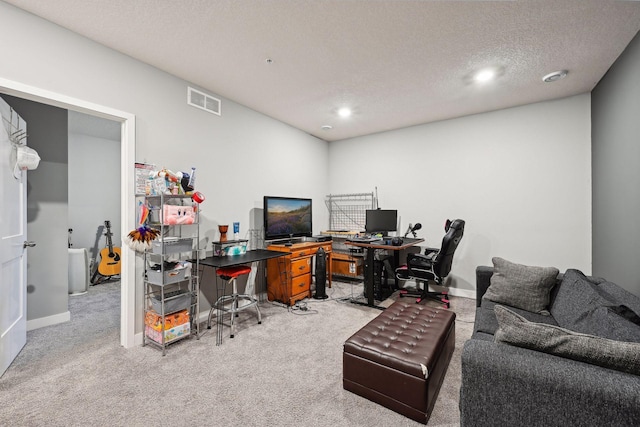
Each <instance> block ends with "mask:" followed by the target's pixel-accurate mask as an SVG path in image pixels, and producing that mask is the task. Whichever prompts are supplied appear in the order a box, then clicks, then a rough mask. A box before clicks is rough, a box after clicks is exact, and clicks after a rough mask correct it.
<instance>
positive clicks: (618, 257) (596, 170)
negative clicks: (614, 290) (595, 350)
mask: <svg viewBox="0 0 640 427" xmlns="http://www.w3.org/2000/svg"><path fill="white" fill-rule="evenodd" d="M592 100H593V107H592V120H593V145H592V147H593V246H592V247H593V274H594V275H596V276H600V277H605V278H606V279H608V280H610V281H612V282H614V283H617V284H618V285H620V286H622V287H623V288H625V289H627V290H628V291H630V292H633V293H634V294H636V295H638V296H640V263H638V253H639V252H640V227H638V216H639V215H640V194H639V193H638V187H639V186H640V168H638V159H640V143H639V142H640V120H638V118H639V117H640V115H639V114H638V112H639V111H640V33H638V35H636V37H635V38H634V39H633V40H632V41H631V43H629V45H628V46H627V48H626V49H625V51H624V52H623V53H622V55H620V57H619V58H618V59H617V60H616V62H615V63H614V64H613V66H612V67H611V68H610V69H609V71H607V74H606V75H605V76H604V77H603V78H602V80H600V82H599V83H598V85H597V86H596V87H595V89H594V90H593V92H592Z"/></svg>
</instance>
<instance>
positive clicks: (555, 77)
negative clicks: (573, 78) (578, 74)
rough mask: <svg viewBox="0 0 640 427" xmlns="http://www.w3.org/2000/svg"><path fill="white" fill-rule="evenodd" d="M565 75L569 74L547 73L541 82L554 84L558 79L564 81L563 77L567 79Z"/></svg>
mask: <svg viewBox="0 0 640 427" xmlns="http://www.w3.org/2000/svg"><path fill="white" fill-rule="evenodd" d="M567 74H569V72H568V71H567V70H560V71H554V72H553V73H549V74H547V75H546V76H544V77H543V78H542V81H543V82H545V83H551V82H555V81H558V80H560V79H564V78H565V77H567Z"/></svg>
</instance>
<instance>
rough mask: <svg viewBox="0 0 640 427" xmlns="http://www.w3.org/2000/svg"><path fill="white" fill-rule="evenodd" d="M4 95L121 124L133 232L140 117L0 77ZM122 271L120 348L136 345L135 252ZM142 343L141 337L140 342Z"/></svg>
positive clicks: (125, 204)
mask: <svg viewBox="0 0 640 427" xmlns="http://www.w3.org/2000/svg"><path fill="white" fill-rule="evenodd" d="M0 92H2V93H5V94H7V95H11V96H16V97H20V98H24V99H28V100H30V101H36V102H40V103H42V104H47V105H52V106H55V107H60V108H65V109H68V110H73V111H78V112H80V113H85V114H89V115H92V116H97V117H101V118H104V119H108V120H114V121H117V122H120V123H121V135H120V138H121V142H120V186H121V187H120V224H121V230H133V229H134V228H136V224H135V173H134V167H133V165H134V163H135V153H136V116H135V115H134V114H131V113H128V112H126V111H121V110H116V109H114V108H111V107H107V106H104V105H99V104H94V103H92V102H89V101H85V100H82V99H78V98H73V97H70V96H67V95H63V94H60V93H55V92H51V91H48V90H44V89H41V88H37V87H34V86H29V85H25V84H22V83H19V82H15V81H13V80H7V79H3V78H1V77H0ZM121 255H122V269H121V272H120V345H122V346H123V347H125V348H130V347H133V346H134V345H136V344H137V343H136V334H135V314H136V292H135V290H136V287H135V256H134V255H133V253H132V251H131V249H129V248H128V247H127V248H123V251H122V254H121ZM139 341H141V337H140V340H139Z"/></svg>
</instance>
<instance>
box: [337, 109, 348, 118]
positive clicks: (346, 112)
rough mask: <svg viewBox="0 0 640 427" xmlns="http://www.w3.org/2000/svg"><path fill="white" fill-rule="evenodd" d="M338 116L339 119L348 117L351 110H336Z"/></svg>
mask: <svg viewBox="0 0 640 427" xmlns="http://www.w3.org/2000/svg"><path fill="white" fill-rule="evenodd" d="M338 115H339V116H340V117H349V116H350V115H351V109H349V108H347V107H342V108H340V109H339V110H338Z"/></svg>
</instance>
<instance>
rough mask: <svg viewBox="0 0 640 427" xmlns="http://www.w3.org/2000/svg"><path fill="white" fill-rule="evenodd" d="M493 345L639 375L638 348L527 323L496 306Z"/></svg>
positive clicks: (550, 326)
mask: <svg viewBox="0 0 640 427" xmlns="http://www.w3.org/2000/svg"><path fill="white" fill-rule="evenodd" d="M494 311H495V313H496V318H497V319H498V325H499V327H498V330H497V331H496V334H495V336H494V340H495V342H502V343H506V344H511V345H515V346H518V347H523V348H528V349H530V350H536V351H541V352H544V353H549V354H553V355H556V356H560V357H565V358H567V359H572V360H578V361H580V362H586V363H590V364H592V365H598V366H602V367H605V368H609V369H615V370H618V371H622V372H627V373H630V374H634V375H640V344H639V343H631V342H623V341H615V340H609V339H606V338H601V337H597V336H594V335H587V334H580V333H577V332H573V331H569V330H567V329H563V328H560V327H559V326H553V325H545V324H542V323H533V322H529V321H528V320H527V319H525V318H524V317H522V316H520V315H519V314H517V313H514V312H513V311H511V310H509V309H507V308H506V307H503V306H500V305H496V306H495V308H494Z"/></svg>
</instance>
